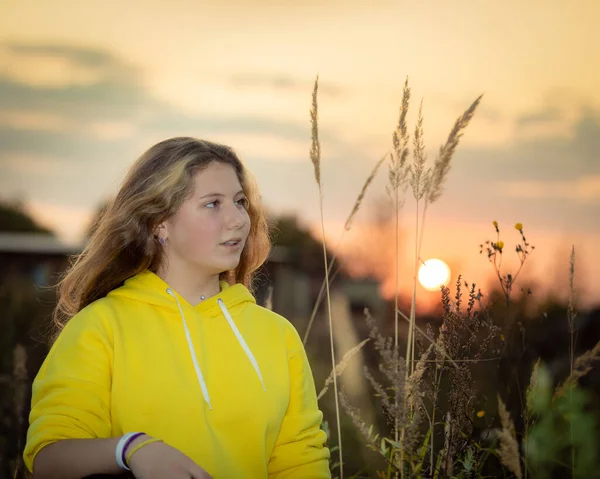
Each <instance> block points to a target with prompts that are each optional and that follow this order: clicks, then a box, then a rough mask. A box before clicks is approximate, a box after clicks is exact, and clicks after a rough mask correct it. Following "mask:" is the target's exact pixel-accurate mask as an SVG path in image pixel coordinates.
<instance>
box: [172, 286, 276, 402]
mask: <svg viewBox="0 0 600 479" xmlns="http://www.w3.org/2000/svg"><path fill="white" fill-rule="evenodd" d="M167 294H169V295H170V296H172V297H173V298H175V301H176V303H177V307H178V308H179V313H180V314H181V319H182V320H183V327H184V329H185V337H186V339H187V343H188V348H189V350H190V355H191V356H192V361H193V363H194V369H195V370H196V377H197V378H198V382H199V383H200V388H201V389H202V395H203V396H204V400H205V401H206V403H207V404H208V407H209V408H210V410H211V411H212V405H211V404H210V396H209V395H208V388H207V387H206V382H205V381H204V376H203V375H202V370H201V369H200V365H199V364H198V359H197V357H196V350H195V349H194V343H193V342H192V336H191V335H190V330H189V329H188V326H187V321H186V320H185V314H184V313H183V308H182V307H181V303H179V299H177V295H176V294H175V293H174V292H173V290H172V289H171V288H167ZM217 302H218V303H219V307H220V308H221V312H222V313H223V316H225V319H226V320H227V323H228V324H229V326H230V327H231V329H232V331H233V334H234V335H235V337H236V338H237V340H238V342H239V343H240V346H242V349H243V350H244V352H245V353H246V356H248V359H249V360H250V363H251V364H252V366H253V367H254V370H255V371H256V374H257V375H258V379H260V383H261V384H262V387H263V390H264V391H266V390H267V388H266V386H265V382H264V381H263V377H262V374H261V373H260V367H259V366H258V363H257V362H256V359H255V357H254V355H253V354H252V351H250V348H249V347H248V344H246V341H245V340H244V338H243V336H242V334H241V333H240V331H239V329H238V328H237V326H236V325H235V323H234V322H233V319H232V317H231V315H230V314H229V311H228V310H227V308H226V307H225V303H224V302H223V300H222V299H220V298H219V299H218V300H217Z"/></svg>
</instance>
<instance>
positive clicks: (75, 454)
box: [24, 138, 330, 479]
mask: <svg viewBox="0 0 600 479" xmlns="http://www.w3.org/2000/svg"><path fill="white" fill-rule="evenodd" d="M268 252H269V240H268V228H267V222H266V218H265V212H264V210H263V207H262V206H261V203H260V198H259V194H258V191H257V188H256V187H255V186H254V184H253V183H252V182H251V180H250V178H249V175H248V173H247V171H246V170H245V169H244V167H243V165H242V163H241V162H240V160H239V159H238V157H237V156H236V154H235V153H234V152H233V151H232V150H231V149H230V148H228V147H226V146H222V145H218V144H214V143H210V142H208V141H201V140H197V139H193V138H173V139H169V140H166V141H163V142H161V143H158V144H157V145H155V146H153V147H152V148H150V149H149V150H148V151H147V152H146V153H144V154H143V155H142V156H141V157H140V158H139V159H138V161H137V162H136V163H135V164H134V165H133V167H132V168H131V170H130V172H129V174H128V175H127V177H126V178H125V181H124V183H123V185H122V186H121V189H120V191H119V192H118V194H117V196H116V198H115V200H114V202H113V203H112V204H111V205H110V207H109V208H108V210H107V211H106V213H105V214H104V215H103V217H102V218H101V219H100V220H99V222H98V224H97V227H96V228H95V231H94V232H93V234H92V236H91V238H90V240H89V242H88V245H87V246H86V248H85V250H84V251H83V253H82V254H81V255H80V256H79V257H78V258H77V260H76V261H75V263H74V264H73V266H72V267H71V269H70V270H69V271H68V273H67V274H66V276H65V277H64V279H63V280H62V281H61V283H60V297H59V302H58V306H57V308H56V311H55V317H54V319H55V323H56V324H57V326H58V327H59V328H60V329H59V331H60V332H59V334H58V337H57V339H56V341H55V342H54V344H53V345H52V348H51V350H50V352H49V354H48V356H47V358H46V360H45V361H44V363H43V365H42V367H41V368H40V371H39V373H38V375H37V377H36V378H35V381H34V383H33V396H32V409H31V414H30V426H29V430H28V433H27V444H26V447H25V451H24V459H25V464H26V466H27V468H28V469H29V471H32V472H33V477H34V478H36V479H37V478H40V479H42V478H77V479H79V478H82V477H85V476H88V475H95V474H113V475H116V474H120V473H123V472H124V471H131V472H130V473H129V474H131V475H133V476H134V477H136V478H139V479H154V478H156V479H179V478H181V479H184V478H185V479H189V478H194V479H200V478H202V479H204V478H209V477H215V478H266V477H268V478H272V479H284V478H286V479H287V478H302V479H310V478H314V479H320V478H329V477H330V472H329V468H328V462H329V461H328V459H329V450H328V449H327V447H326V445H325V441H326V434H325V433H324V432H323V431H322V430H321V429H320V424H321V420H322V413H321V412H320V411H319V409H318V406H317V400H316V394H315V385H314V380H313V377H312V373H311V369H310V366H309V364H308V361H307V358H306V354H305V351H304V348H303V345H302V342H301V340H300V338H299V336H298V334H297V332H296V330H295V329H294V327H293V326H292V325H291V323H289V322H288V321H287V320H286V319H284V318H282V317H281V316H278V315H277V314H275V313H273V312H271V311H269V310H267V309H264V308H262V307H260V306H258V305H257V304H256V301H255V299H254V297H253V296H252V294H251V293H250V292H249V289H248V288H250V287H251V282H252V275H253V272H255V271H256V270H257V268H258V267H259V266H260V265H261V264H262V263H263V262H264V261H265V260H266V258H267V254H268Z"/></svg>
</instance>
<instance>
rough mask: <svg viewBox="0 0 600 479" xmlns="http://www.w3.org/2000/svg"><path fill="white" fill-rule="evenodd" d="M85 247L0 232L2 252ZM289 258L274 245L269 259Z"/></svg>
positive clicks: (76, 250)
mask: <svg viewBox="0 0 600 479" xmlns="http://www.w3.org/2000/svg"><path fill="white" fill-rule="evenodd" d="M83 247H84V245H83V243H78V244H68V243H64V242H63V241H61V240H60V239H58V238H56V237H55V236H52V235H49V234H47V233H11V232H0V253H16V254H60V255H71V254H78V253H81V251H82V250H83ZM288 259H289V251H288V249H287V248H285V247H282V246H274V247H273V248H272V249H271V254H270V255H269V259H268V261H270V262H275V263H285V262H287V261H288Z"/></svg>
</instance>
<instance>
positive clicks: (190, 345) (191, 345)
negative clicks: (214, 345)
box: [167, 288, 212, 411]
mask: <svg viewBox="0 0 600 479" xmlns="http://www.w3.org/2000/svg"><path fill="white" fill-rule="evenodd" d="M167 293H168V294H170V295H171V296H173V297H174V298H175V301H176V302H177V306H178V307H179V313H180V314H181V319H182V320H183V327H184V329H185V337H186V339H187V343H188V348H189V350H190V354H191V355H192V361H193V362H194V369H195V370H196V377H197V378H198V382H199V383H200V388H201V389H202V395H203V396H204V400H205V401H206V403H207V404H208V407H209V408H210V410H211V411H212V406H211V404H210V396H209V395H208V388H207V387H206V383H205V382H204V376H202V371H201V370H200V365H199V364H198V359H197V358H196V350H195V349H194V343H193V342H192V337H191V335H190V330H189V329H188V326H187V321H186V320H185V314H183V309H182V308H181V304H180V303H179V300H178V299H177V296H176V295H175V293H174V292H173V290H172V289H171V288H167Z"/></svg>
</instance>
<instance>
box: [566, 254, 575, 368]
mask: <svg viewBox="0 0 600 479" xmlns="http://www.w3.org/2000/svg"><path fill="white" fill-rule="evenodd" d="M574 298H575V246H573V247H572V249H571V257H570V259H569V307H568V309H567V321H568V322H569V338H570V341H569V365H570V373H571V374H573V369H574V367H575V316H576V315H575V307H574V304H573V303H574Z"/></svg>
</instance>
